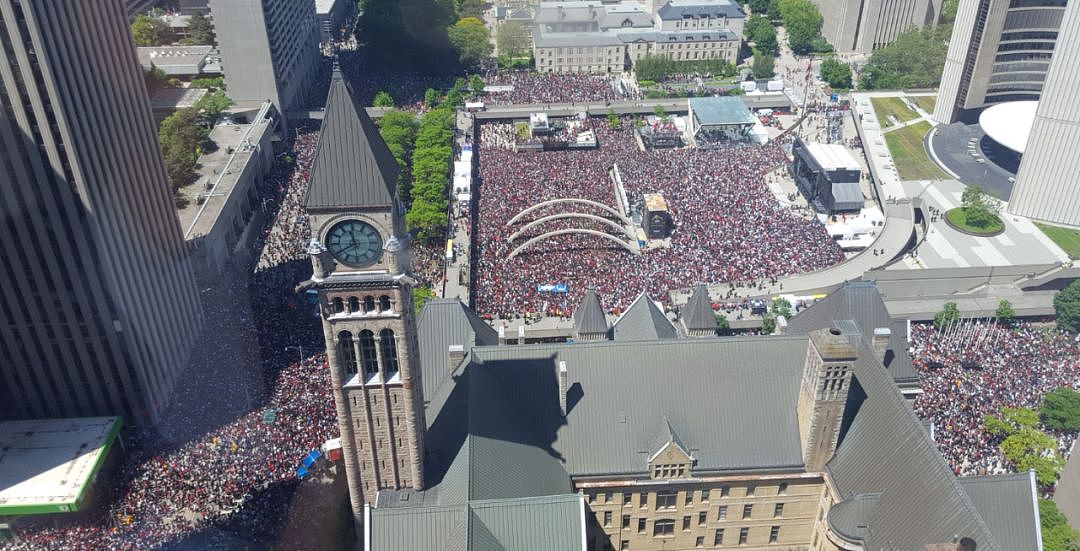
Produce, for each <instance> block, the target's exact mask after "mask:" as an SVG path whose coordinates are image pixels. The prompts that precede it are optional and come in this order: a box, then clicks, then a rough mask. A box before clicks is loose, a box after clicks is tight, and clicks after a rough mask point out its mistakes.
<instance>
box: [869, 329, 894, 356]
mask: <svg viewBox="0 0 1080 551" xmlns="http://www.w3.org/2000/svg"><path fill="white" fill-rule="evenodd" d="M891 338H892V329H889V328H888V327H875V328H874V343H873V344H874V356H876V357H877V359H878V361H879V362H881V364H882V365H885V352H886V351H888V350H889V339H891Z"/></svg>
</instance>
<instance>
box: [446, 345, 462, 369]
mask: <svg viewBox="0 0 1080 551" xmlns="http://www.w3.org/2000/svg"><path fill="white" fill-rule="evenodd" d="M448 358H449V362H448V364H447V368H448V369H449V370H450V373H454V372H455V371H457V370H458V368H459V367H461V364H463V363H465V347H464V346H462V345H460V344H451V345H450V350H449V354H448Z"/></svg>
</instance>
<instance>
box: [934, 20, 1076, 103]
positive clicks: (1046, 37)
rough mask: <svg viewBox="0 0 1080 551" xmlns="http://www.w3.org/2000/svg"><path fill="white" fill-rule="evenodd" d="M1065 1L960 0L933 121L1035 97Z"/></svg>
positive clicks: (1043, 76) (1054, 41) (1051, 48)
mask: <svg viewBox="0 0 1080 551" xmlns="http://www.w3.org/2000/svg"><path fill="white" fill-rule="evenodd" d="M1065 5H1066V0H960V5H959V7H958V8H957V11H956V21H955V23H953V31H952V38H951V39H950V40H949V50H948V53H947V54H946V57H945V69H944V70H943V71H942V74H941V85H940V86H939V88H938V90H939V91H938V101H937V106H936V107H935V108H934V119H935V120H937V121H938V122H942V123H946V124H947V123H952V122H956V121H958V120H961V121H964V122H974V121H976V120H977V119H978V115H979V113H980V112H981V111H982V109H983V108H984V107H989V106H991V105H994V104H997V103H1003V102H1007V101H1019V100H1037V99H1039V96H1040V93H1041V92H1042V90H1043V81H1044V80H1046V72H1047V70H1049V68H1050V56H1051V54H1052V53H1053V51H1054V45H1055V44H1056V43H1057V40H1058V31H1059V29H1062V28H1063V26H1062V16H1063V15H1064V13H1065Z"/></svg>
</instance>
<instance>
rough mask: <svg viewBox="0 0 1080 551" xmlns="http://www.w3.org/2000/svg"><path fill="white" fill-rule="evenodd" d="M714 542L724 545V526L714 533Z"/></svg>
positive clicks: (714, 543)
mask: <svg viewBox="0 0 1080 551" xmlns="http://www.w3.org/2000/svg"><path fill="white" fill-rule="evenodd" d="M712 544H713V545H724V529H723V528H717V529H716V534H714V535H713V539H712Z"/></svg>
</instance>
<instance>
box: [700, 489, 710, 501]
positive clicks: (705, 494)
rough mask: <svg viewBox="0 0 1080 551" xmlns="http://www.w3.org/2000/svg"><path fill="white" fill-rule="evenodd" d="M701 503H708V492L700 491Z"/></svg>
mask: <svg viewBox="0 0 1080 551" xmlns="http://www.w3.org/2000/svg"><path fill="white" fill-rule="evenodd" d="M701 502H702V503H708V502H709V491H708V490H702V491H701Z"/></svg>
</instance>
